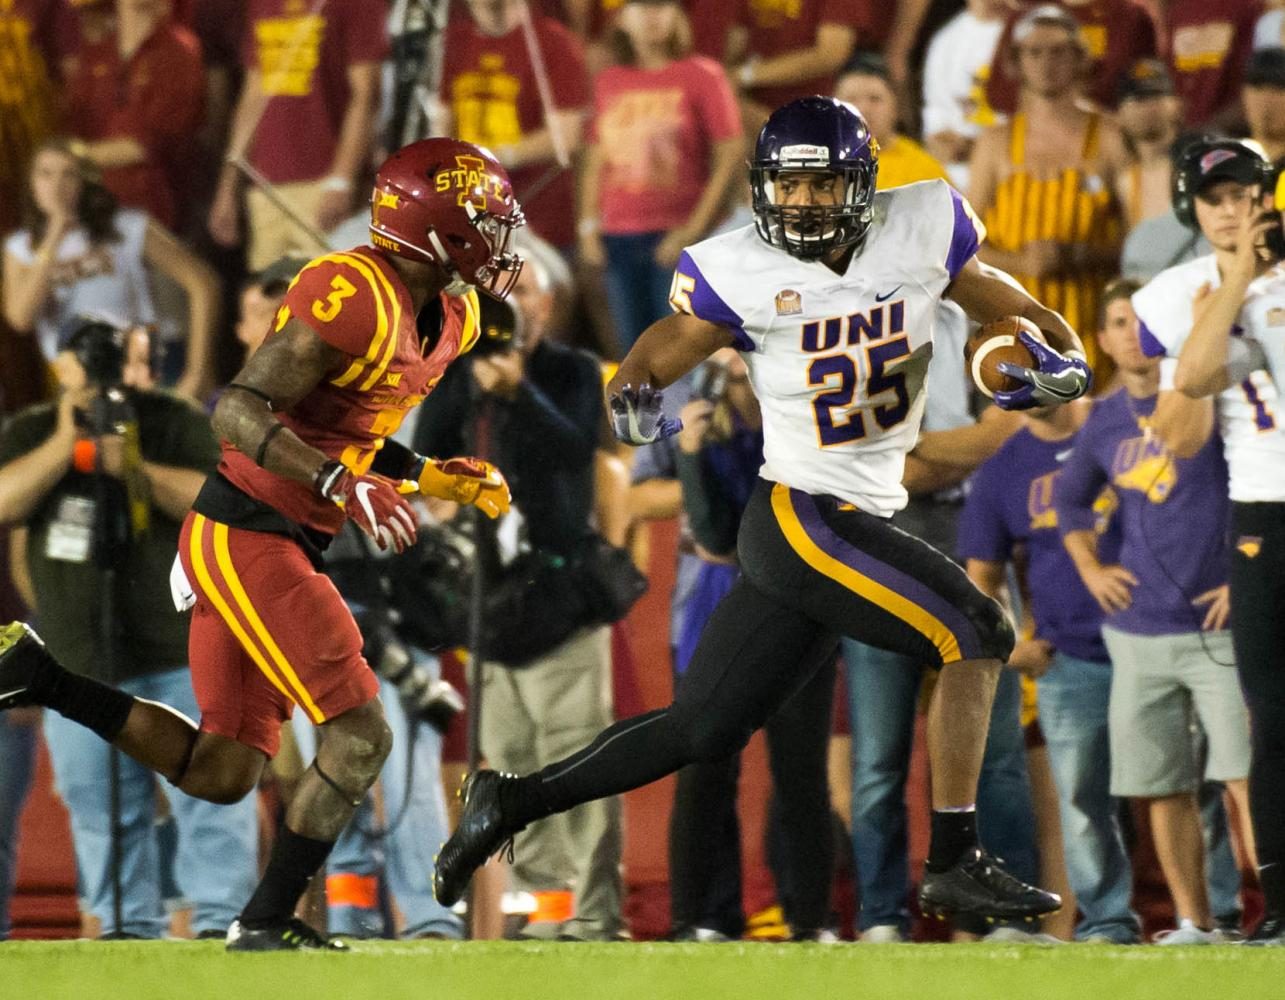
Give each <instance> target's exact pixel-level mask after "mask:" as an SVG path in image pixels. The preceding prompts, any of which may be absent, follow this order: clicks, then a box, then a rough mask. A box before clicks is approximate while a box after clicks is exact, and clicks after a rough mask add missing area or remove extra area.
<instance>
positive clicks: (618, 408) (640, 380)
mask: <svg viewBox="0 0 1285 1000" xmlns="http://www.w3.org/2000/svg"><path fill="white" fill-rule="evenodd" d="M732 343H733V337H732V333H731V331H730V330H728V329H727V328H726V327H723V326H720V325H718V324H717V323H711V322H709V321H708V320H703V319H698V318H697V317H695V316H692V315H690V314H688V313H675V314H674V315H673V316H666V317H665V318H664V319H662V320H659V321H657V322H655V323H653V324H652V325H651V326H649V327H648V328H647V329H646V330H644V331H643V334H642V336H641V337H639V338H638V342H637V343H636V344H634V346H633V347H632V348H631V349H630V351H629V354H628V355H627V356H626V358H625V360H624V361H622V362H621V363H620V369H619V370H618V371H617V372H616V376H615V378H613V379H612V380H611V381H610V382H609V383H608V384H607V411H608V416H609V417H610V418H611V429H612V433H614V434H615V435H616V437H617V439H619V440H621V441H624V442H625V443H626V444H633V445H643V444H652V443H653V442H655V441H659V440H661V439H662V438H667V437H670V436H671V435H674V434H677V433H678V432H679V431H680V430H682V427H683V422H682V421H681V420H677V419H674V418H672V417H666V416H665V411H664V408H663V407H662V403H663V401H664V400H663V394H662V393H661V391H660V390H661V389H663V388H664V387H665V386H667V385H670V384H672V383H673V382H674V381H675V380H676V379H678V378H680V377H681V376H683V375H685V374H686V373H687V372H689V371H691V370H692V369H693V368H694V367H695V366H696V365H698V364H699V363H700V362H702V361H704V360H705V359H706V358H708V357H709V356H710V355H711V354H713V353H714V352H715V351H717V350H718V349H720V348H722V347H730V346H731V345H732Z"/></svg>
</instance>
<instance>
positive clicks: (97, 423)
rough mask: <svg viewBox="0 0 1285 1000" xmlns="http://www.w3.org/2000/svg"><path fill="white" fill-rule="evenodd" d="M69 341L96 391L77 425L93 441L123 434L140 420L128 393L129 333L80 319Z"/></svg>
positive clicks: (101, 320)
mask: <svg viewBox="0 0 1285 1000" xmlns="http://www.w3.org/2000/svg"><path fill="white" fill-rule="evenodd" d="M76 322H77V325H76V327H75V329H74V330H73V331H72V333H71V335H70V336H69V337H68V338H67V340H66V349H67V350H69V351H71V352H72V353H73V354H74V355H75V356H76V360H77V361H78V362H80V367H81V368H83V369H84V371H85V380H86V381H87V382H88V383H89V385H90V387H91V388H94V389H96V390H97V393H96V395H95V397H94V400H93V402H92V403H91V404H90V407H89V409H88V410H87V411H86V412H84V413H77V422H78V423H79V424H80V426H81V427H82V428H83V429H84V430H85V431H86V433H88V434H91V435H93V436H94V437H102V436H104V435H107V434H124V433H125V432H126V430H127V428H129V427H130V426H131V425H136V424H137V422H138V420H137V417H136V415H135V414H134V408H133V406H132V405H131V404H130V401H129V397H128V396H127V395H126V393H125V389H124V378H125V342H126V338H127V337H128V336H129V331H128V330H126V329H124V328H122V327H119V326H116V325H115V324H113V323H109V322H108V321H107V320H104V319H96V318H89V317H81V318H79V319H78V320H77V321H76Z"/></svg>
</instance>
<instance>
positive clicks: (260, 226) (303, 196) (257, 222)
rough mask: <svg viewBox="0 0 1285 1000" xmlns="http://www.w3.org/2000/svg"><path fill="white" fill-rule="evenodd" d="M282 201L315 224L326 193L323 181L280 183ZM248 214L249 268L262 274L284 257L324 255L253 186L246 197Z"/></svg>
mask: <svg viewBox="0 0 1285 1000" xmlns="http://www.w3.org/2000/svg"><path fill="white" fill-rule="evenodd" d="M275 190H276V193H277V195H278V196H280V198H281V200H282V201H284V202H285V203H286V204H287V205H289V206H290V207H291V208H292V209H293V210H294V211H295V212H297V213H298V215H299V217H300V218H302V219H306V220H307V221H308V222H309V223H312V224H314V225H315V223H314V222H313V220H314V219H315V218H316V216H317V206H318V204H320V202H321V196H322V194H323V193H324V192H323V191H322V189H321V182H320V181H300V182H298V183H295V184H278V185H277V186H276V188H275ZM245 207H246V215H247V216H248V222H249V228H250V233H249V236H250V245H249V247H248V248H247V250H246V265H247V266H248V267H249V269H250V270H251V271H262V270H263V269H264V268H265V267H267V266H268V265H269V264H271V263H273V262H274V261H276V260H279V259H281V258H282V257H286V256H289V255H290V254H296V255H299V256H303V257H315V256H317V255H318V254H322V253H325V252H326V250H327V249H328V248H327V247H324V246H321V245H320V244H318V243H317V241H316V240H315V239H313V238H312V237H311V236H309V235H308V231H307V230H306V229H304V228H303V227H302V226H300V225H299V224H298V223H297V222H296V221H295V220H294V219H292V218H291V217H290V216H289V215H287V214H286V213H285V212H283V211H281V209H280V208H279V207H278V206H277V205H276V204H275V203H274V202H273V201H272V199H271V198H269V197H268V196H267V195H266V194H264V193H263V192H262V191H260V190H259V189H258V188H255V187H251V188H250V189H249V190H248V191H247V192H246V195H245Z"/></svg>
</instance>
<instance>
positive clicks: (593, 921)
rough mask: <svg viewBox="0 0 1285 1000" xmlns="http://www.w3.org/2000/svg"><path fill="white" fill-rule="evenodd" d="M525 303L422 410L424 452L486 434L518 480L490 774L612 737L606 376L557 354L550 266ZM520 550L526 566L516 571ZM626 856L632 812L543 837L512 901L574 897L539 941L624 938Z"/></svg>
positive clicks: (496, 646)
mask: <svg viewBox="0 0 1285 1000" xmlns="http://www.w3.org/2000/svg"><path fill="white" fill-rule="evenodd" d="M524 256H525V255H524ZM511 301H512V302H513V303H514V305H515V307H516V315H514V310H510V309H508V308H507V307H505V306H504V305H503V304H502V303H496V302H495V301H494V300H490V299H488V298H486V297H483V302H482V331H483V332H482V335H481V337H480V338H479V342H478V346H477V347H475V348H474V349H473V351H472V352H471V354H470V355H469V356H467V357H466V358H465V359H464V363H463V364H460V365H456V366H454V367H452V368H451V369H450V370H448V371H447V373H446V375H445V376H444V377H443V378H442V381H441V383H440V384H439V385H438V386H437V388H436V390H435V391H434V392H433V395H432V396H430V397H429V398H428V399H427V400H426V401H425V402H424V403H423V404H422V405H421V407H420V410H419V424H418V426H417V428H416V433H415V447H416V448H417V449H427V451H425V452H424V454H434V455H436V454H454V453H455V452H457V451H459V449H460V448H462V447H463V446H464V443H465V435H466V434H468V433H472V434H473V435H474V438H475V442H476V443H475V445H474V450H475V451H476V453H477V454H479V455H486V456H488V457H489V460H491V461H494V462H495V463H496V464H497V465H500V466H502V467H503V469H504V471H505V476H506V477H507V478H508V481H509V485H510V487H511V489H512V491H513V507H514V512H515V513H514V514H512V515H510V516H509V517H508V518H506V519H505V520H504V521H503V522H501V523H500V524H499V526H498V529H497V530H496V533H495V537H494V543H493V544H491V543H490V542H489V541H488V539H490V535H489V533H487V532H484V533H483V534H482V535H481V537H480V541H481V543H482V544H481V546H480V549H481V551H482V559H483V564H484V566H486V567H487V591H488V598H487V607H488V613H487V614H486V618H485V621H484V630H485V635H486V643H487V644H488V645H487V649H488V650H489V651H490V652H489V653H488V655H489V657H490V660H489V661H488V662H486V663H484V665H483V670H482V699H481V701H482V707H481V720H480V722H481V728H480V739H481V748H482V753H483V755H484V756H485V757H486V758H487V760H488V761H489V762H490V766H491V767H495V768H497V769H499V770H502V771H513V772H517V773H526V772H528V771H531V770H535V769H538V768H540V767H543V766H544V765H545V764H547V763H549V762H551V761H553V760H557V759H558V758H560V757H561V756H563V755H564V754H567V753H569V752H571V751H572V750H575V749H577V748H579V747H580V746H582V745H584V743H586V742H587V741H588V740H589V739H591V738H592V737H593V736H594V734H595V733H597V732H598V730H599V729H600V728H601V727H603V726H605V725H610V724H611V722H612V721H613V716H612V687H611V684H612V679H611V648H610V629H609V628H607V627H606V626H604V625H602V624H600V622H601V621H602V620H603V619H602V618H601V617H600V616H597V615H595V614H593V613H591V612H588V611H587V610H586V609H585V607H584V606H583V601H581V600H578V599H577V593H576V590H577V588H576V586H575V584H574V582H573V580H572V579H571V573H570V572H569V569H570V567H571V566H572V565H574V564H576V563H577V562H578V558H579V554H580V553H582V552H584V551H585V548H586V546H590V545H592V544H593V542H594V541H595V538H596V536H595V532H594V526H593V523H592V520H593V509H594V472H595V459H594V456H595V450H596V448H597V446H598V444H599V441H600V440H601V437H602V429H603V427H604V421H603V404H602V376H601V374H600V368H599V365H598V361H597V360H596V359H595V358H593V357H592V356H591V355H589V354H586V353H584V352H582V351H577V350H573V349H571V348H569V347H566V346H564V345H562V344H560V343H555V342H553V341H552V340H551V337H552V335H553V333H554V331H552V330H550V329H549V317H550V313H551V310H552V306H553V294H552V290H551V288H550V283H549V275H548V273H547V271H545V269H544V268H543V267H542V266H541V265H540V263H539V261H538V258H536V257H534V256H532V257H528V258H527V266H526V268H525V269H524V270H523V272H522V274H521V276H520V277H519V279H518V282H517V285H516V286H515V287H514V290H513V293H512V299H511ZM506 314H507V315H506ZM486 527H487V526H484V528H486ZM519 541H524V542H525V545H526V546H527V550H526V551H525V552H524V553H523V554H518V555H516V557H515V552H517V551H518V548H519V546H518V544H517V543H518V542H519ZM488 548H490V549H493V550H494V551H491V552H489V553H488V552H487V549H488ZM559 566H561V567H563V568H564V569H566V570H568V572H562V571H560V570H559V569H558V567H559ZM461 584H462V585H466V584H465V582H464V581H461ZM500 594H503V595H504V600H505V607H506V608H508V609H509V610H508V611H507V612H506V613H503V614H500V613H498V612H496V611H495V608H496V595H500ZM577 604H579V605H580V606H577ZM518 621H520V622H522V628H521V629H516V628H515V627H514V623H515V622H518ZM515 633H525V636H524V635H522V634H515ZM519 646H524V647H525V648H518V647H519ZM505 647H507V649H508V651H507V652H505V653H504V654H503V655H501V652H500V650H501V649H504V648H505ZM497 661H498V662H497ZM620 854H621V818H620V803H619V800H618V799H608V800H603V801H599V802H590V803H586V804H585V805H583V806H580V807H579V808H577V809H574V810H572V811H571V812H569V813H567V814H565V815H561V816H553V817H550V818H549V819H546V820H541V821H540V822H539V823H537V824H533V826H532V828H531V830H530V831H528V833H527V834H526V835H525V836H524V837H523V838H522V839H521V842H520V843H519V844H518V846H517V850H516V856H515V861H514V866H513V879H514V886H513V887H514V888H515V889H517V890H519V891H526V892H531V893H540V892H546V891H556V890H564V889H567V888H568V887H573V888H574V904H575V913H574V917H572V918H571V919H569V920H566V921H563V922H561V923H560V924H559V925H556V926H548V927H540V926H536V925H535V924H531V925H528V927H527V931H526V933H528V934H530V935H533V936H534V935H537V934H538V935H540V936H543V935H544V933H545V932H548V933H550V934H556V935H557V936H559V937H562V938H566V939H573V940H613V939H615V938H617V937H618V936H619V935H620V933H621V929H622V922H621V895H622V889H621V881H620ZM568 865H569V866H570V869H571V870H568ZM542 923H548V924H553V923H554V922H553V921H545V922H542Z"/></svg>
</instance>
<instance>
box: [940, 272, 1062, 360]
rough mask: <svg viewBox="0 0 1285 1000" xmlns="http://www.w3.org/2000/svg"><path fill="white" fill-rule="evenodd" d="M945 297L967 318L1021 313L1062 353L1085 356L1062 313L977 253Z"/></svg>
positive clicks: (987, 318) (983, 320)
mask: <svg viewBox="0 0 1285 1000" xmlns="http://www.w3.org/2000/svg"><path fill="white" fill-rule="evenodd" d="M946 297H947V298H948V299H951V300H952V301H954V302H955V303H957V304H958V305H959V307H960V308H961V309H963V310H964V312H966V313H967V314H968V318H969V319H972V320H975V321H976V322H978V323H989V322H990V321H991V320H993V319H999V318H1000V317H1001V316H1022V317H1024V318H1025V319H1029V320H1030V321H1031V322H1032V323H1034V324H1035V325H1036V326H1038V327H1039V328H1040V330H1042V331H1043V333H1044V337H1045V339H1046V340H1047V341H1048V343H1049V346H1050V347H1052V348H1053V349H1054V350H1055V351H1057V352H1059V353H1060V354H1067V355H1072V354H1078V355H1079V356H1080V357H1081V358H1082V357H1084V345H1083V344H1082V343H1081V342H1080V338H1079V336H1078V335H1077V334H1076V332H1075V331H1074V330H1072V329H1071V327H1070V324H1068V323H1067V321H1066V320H1064V319H1063V318H1062V317H1061V315H1060V314H1059V313H1057V312H1054V311H1053V310H1052V309H1050V308H1048V307H1047V306H1045V305H1043V304H1041V303H1040V302H1038V301H1037V300H1035V299H1033V298H1032V297H1031V296H1030V294H1028V293H1027V291H1026V289H1024V288H1023V287H1022V286H1021V285H1019V284H1018V283H1017V282H1016V280H1014V279H1013V278H1012V277H1010V276H1009V275H1008V274H1007V273H1005V272H1004V271H1001V270H1000V269H999V268H996V267H991V266H990V265H989V264H983V263H982V262H981V261H979V260H978V259H977V258H976V257H974V258H973V259H972V260H970V261H969V262H968V263H967V264H965V265H964V267H963V268H962V269H961V270H960V272H959V274H957V275H956V276H955V280H954V281H953V282H951V284H950V287H949V288H947V289H946Z"/></svg>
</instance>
